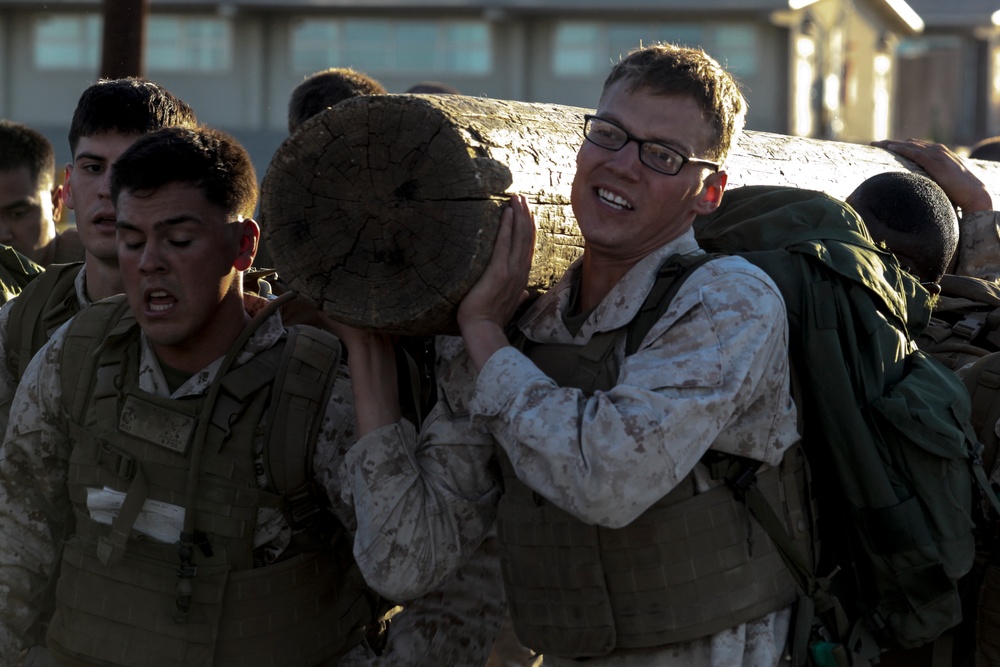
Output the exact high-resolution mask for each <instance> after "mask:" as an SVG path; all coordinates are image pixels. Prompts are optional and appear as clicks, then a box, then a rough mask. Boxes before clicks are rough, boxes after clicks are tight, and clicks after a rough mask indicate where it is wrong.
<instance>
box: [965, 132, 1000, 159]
mask: <svg viewBox="0 0 1000 667" xmlns="http://www.w3.org/2000/svg"><path fill="white" fill-rule="evenodd" d="M969 157H970V158H972V159H973V160H991V161H993V162H1000V137H987V138H986V139H983V140H982V141H980V142H979V143H977V144H976V145H975V146H973V147H972V150H971V151H969Z"/></svg>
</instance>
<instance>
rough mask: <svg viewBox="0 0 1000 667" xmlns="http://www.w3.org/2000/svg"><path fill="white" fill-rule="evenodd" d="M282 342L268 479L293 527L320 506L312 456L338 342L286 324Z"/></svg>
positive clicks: (336, 363) (332, 380) (331, 383)
mask: <svg viewBox="0 0 1000 667" xmlns="http://www.w3.org/2000/svg"><path fill="white" fill-rule="evenodd" d="M285 348H286V353H285V355H284V356H283V357H282V361H283V365H282V366H281V367H280V368H279V369H278V372H277V375H276V376H275V384H274V389H273V397H274V399H273V400H275V401H277V405H275V407H274V409H273V410H272V411H271V420H270V423H269V424H268V431H267V443H268V445H267V454H268V459H267V464H268V479H269V481H270V483H271V485H272V488H274V489H277V490H278V491H279V492H280V493H282V494H283V495H284V496H285V499H286V504H285V514H286V518H287V519H288V521H289V523H290V524H291V525H292V526H293V527H296V528H299V527H302V524H303V522H306V521H308V520H310V519H311V518H315V515H316V513H317V511H318V510H319V509H320V508H319V503H318V497H317V490H316V489H315V485H314V482H313V480H314V477H315V476H314V474H313V467H312V459H313V454H314V452H315V448H316V439H317V436H318V433H319V430H320V428H321V426H322V415H323V414H324V412H325V410H326V405H327V402H328V400H329V398H330V393H331V391H332V390H333V386H334V384H335V382H336V379H337V369H338V366H339V365H340V344H339V342H338V341H337V339H336V338H335V337H334V336H333V335H331V334H329V333H325V332H323V331H320V330H319V329H314V328H312V327H298V326H291V327H289V328H288V340H287V342H286V344H285Z"/></svg>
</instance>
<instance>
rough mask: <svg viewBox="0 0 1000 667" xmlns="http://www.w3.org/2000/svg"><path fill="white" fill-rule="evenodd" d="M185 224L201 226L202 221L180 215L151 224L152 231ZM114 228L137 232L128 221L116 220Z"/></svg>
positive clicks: (185, 214) (187, 215) (190, 216)
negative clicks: (191, 223) (190, 223)
mask: <svg viewBox="0 0 1000 667" xmlns="http://www.w3.org/2000/svg"><path fill="white" fill-rule="evenodd" d="M185 222H193V223H194V224H196V225H200V224H202V220H201V219H200V218H198V217H196V216H193V215H189V214H187V213H182V214H181V215H178V216H174V217H173V218H165V219H163V220H157V221H156V222H154V223H153V229H162V228H163V227H171V226H173V225H181V224H184V223H185ZM115 227H116V228H118V229H131V230H138V229H139V228H138V227H136V226H135V225H133V224H132V223H131V222H129V221H128V220H122V219H120V218H119V219H118V220H116V221H115Z"/></svg>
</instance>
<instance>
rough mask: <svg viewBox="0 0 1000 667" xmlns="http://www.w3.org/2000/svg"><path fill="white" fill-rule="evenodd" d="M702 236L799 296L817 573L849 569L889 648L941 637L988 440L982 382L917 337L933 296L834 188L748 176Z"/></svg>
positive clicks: (858, 610) (797, 325) (838, 585)
mask: <svg viewBox="0 0 1000 667" xmlns="http://www.w3.org/2000/svg"><path fill="white" fill-rule="evenodd" d="M695 234H696V237H697V238H698V241H699V243H700V244H701V245H702V247H704V248H705V249H706V250H710V251H716V252H727V253H737V254H739V255H741V256H743V257H745V258H746V259H748V260H749V261H750V262H752V263H754V264H756V265H757V266H759V267H761V268H762V269H764V271H766V272H767V273H768V274H769V275H770V276H771V278H772V279H773V280H774V281H775V283H776V284H777V286H778V288H779V290H780V291H781V293H782V296H783V297H784V300H785V304H786V307H787V311H788V320H789V354H790V360H791V368H792V375H793V378H792V380H793V390H794V394H795V396H796V400H797V405H798V408H799V412H800V421H801V423H802V427H803V447H804V449H805V452H806V455H807V457H808V458H809V461H810V464H811V466H810V467H811V469H812V471H813V478H814V486H815V489H816V497H817V499H818V503H819V512H820V514H819V525H820V531H821V544H822V545H823V547H822V553H821V561H820V565H819V569H818V571H819V572H821V573H824V574H825V573H829V572H833V571H834V570H835V569H836V568H838V567H839V568H840V570H839V573H838V574H836V575H835V576H834V577H833V579H832V583H833V586H834V590H835V592H836V593H837V594H838V596H839V597H840V600H841V602H843V604H844V607H845V608H846V609H847V611H848V613H849V616H850V617H851V618H852V619H854V620H856V621H858V623H856V624H855V625H854V629H855V630H867V631H869V632H870V633H871V634H872V635H874V637H875V638H876V639H877V640H878V642H879V643H880V644H881V645H882V646H883V647H899V648H909V647H915V646H920V645H922V644H925V643H927V642H930V641H932V640H934V639H935V638H936V637H937V636H938V635H940V634H941V633H942V632H944V631H945V630H947V629H948V628H951V627H953V626H954V625H956V624H957V623H958V622H959V620H960V618H961V603H960V600H959V594H958V589H957V582H958V580H959V579H960V578H961V577H962V576H963V575H965V574H966V573H967V572H968V571H969V570H970V568H971V566H972V559H973V555H974V547H975V543H974V537H973V522H972V518H971V508H972V495H973V483H974V481H973V475H972V470H971V469H970V468H971V466H972V457H971V455H970V452H971V451H972V450H973V449H974V448H975V444H976V441H975V435H974V433H973V432H972V429H971V425H970V421H969V420H970V401H969V396H968V393H967V392H966V391H965V389H964V387H963V386H962V384H961V382H960V381H959V380H958V379H957V378H956V377H955V375H954V374H953V373H951V372H950V371H948V370H947V369H946V368H944V367H943V366H942V365H941V364H939V363H937V362H936V361H934V360H933V359H932V358H930V357H929V356H927V355H926V354H924V353H922V352H920V351H919V350H917V349H916V346H915V343H914V338H915V337H916V335H917V334H919V333H920V332H921V331H922V330H923V329H924V328H925V326H926V325H927V322H928V319H929V317H930V308H931V306H930V295H929V294H928V293H927V292H926V290H924V289H923V288H922V287H921V286H920V285H919V283H917V282H916V280H915V279H914V278H912V277H911V276H909V275H908V274H907V273H906V272H904V271H902V270H901V269H900V267H899V265H898V263H897V261H896V259H895V257H893V256H892V255H891V254H889V253H888V252H886V251H884V250H881V249H879V248H877V247H876V246H875V245H874V244H873V243H872V242H871V240H870V238H869V237H868V234H867V232H866V231H865V229H864V227H863V225H862V223H861V222H860V220H859V219H858V218H857V216H856V214H855V213H854V211H853V210H852V209H850V207H848V206H847V205H846V204H844V203H843V202H840V201H838V200H836V199H833V198H831V197H829V196H827V195H825V194H823V193H819V192H812V191H808V190H799V189H793V188H782V187H770V186H750V187H744V188H737V189H734V190H732V191H729V192H727V193H726V196H725V198H724V201H723V204H722V206H721V207H720V209H719V210H718V211H717V212H715V213H714V214H712V215H710V216H706V217H703V218H699V219H698V220H696V222H695ZM836 632H837V633H838V634H840V635H841V636H840V637H839V639H840V640H841V641H842V642H844V643H846V642H847V641H848V637H847V636H845V635H844V633H843V628H840V629H837V630H836ZM863 652H864V653H866V655H867V657H869V658H870V657H872V655H871V651H870V650H865V651H863ZM876 653H877V651H876Z"/></svg>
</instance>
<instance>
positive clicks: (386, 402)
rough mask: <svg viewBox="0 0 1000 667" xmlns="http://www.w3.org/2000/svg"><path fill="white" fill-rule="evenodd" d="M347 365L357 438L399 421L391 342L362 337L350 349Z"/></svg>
mask: <svg viewBox="0 0 1000 667" xmlns="http://www.w3.org/2000/svg"><path fill="white" fill-rule="evenodd" d="M362 338H363V340H362ZM347 365H348V369H349V370H350V374H351V391H352V393H353V396H354V408H355V413H356V415H357V426H358V435H359V436H363V435H365V434H366V433H370V432H372V431H374V430H376V429H378V428H381V427H383V426H388V425H389V424H394V423H396V422H397V421H399V418H400V407H399V387H398V384H397V380H396V373H397V369H396V353H395V349H394V346H393V344H392V341H391V340H390V339H389V338H388V337H383V336H376V335H374V334H372V335H366V334H362V335H361V337H359V339H357V340H356V341H355V342H352V344H351V346H350V349H349V352H348V356H347Z"/></svg>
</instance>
